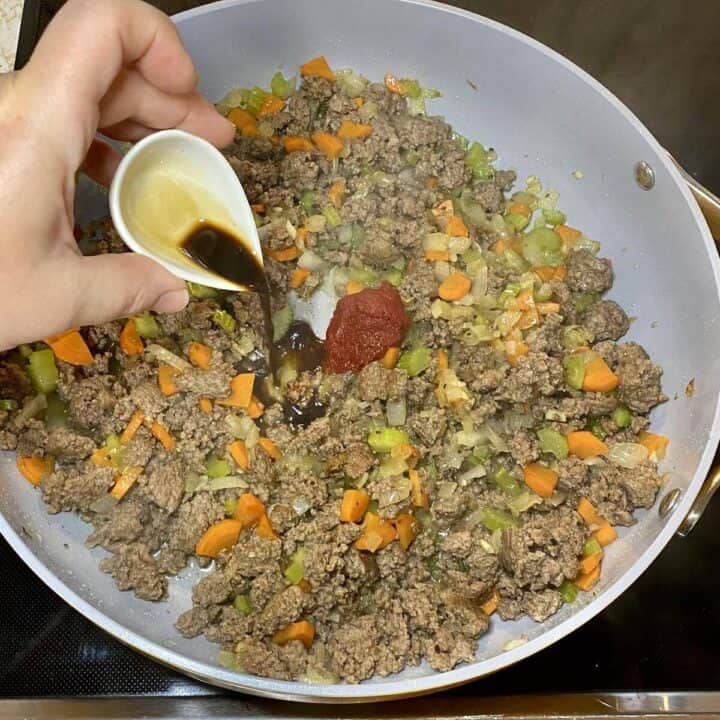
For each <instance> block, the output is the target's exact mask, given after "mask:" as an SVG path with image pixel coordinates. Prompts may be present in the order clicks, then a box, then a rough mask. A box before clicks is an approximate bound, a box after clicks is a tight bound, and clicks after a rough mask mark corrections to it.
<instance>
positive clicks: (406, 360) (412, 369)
mask: <svg viewBox="0 0 720 720" xmlns="http://www.w3.org/2000/svg"><path fill="white" fill-rule="evenodd" d="M430 362H431V355H430V348H426V347H417V348H413V349H412V350H407V351H406V352H404V353H403V354H402V355H401V356H400V359H399V360H398V363H397V367H398V369H400V370H404V371H405V372H406V373H407V374H408V375H409V376H410V377H415V376H416V375H419V374H420V373H421V372H423V371H424V370H427V369H428V368H429V367H430Z"/></svg>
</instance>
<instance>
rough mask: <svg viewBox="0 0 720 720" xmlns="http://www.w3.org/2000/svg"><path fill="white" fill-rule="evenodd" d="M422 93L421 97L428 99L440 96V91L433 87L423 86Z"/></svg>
mask: <svg viewBox="0 0 720 720" xmlns="http://www.w3.org/2000/svg"><path fill="white" fill-rule="evenodd" d="M422 94H423V97H425V98H428V100H435V99H436V98H439V97H442V93H441V92H440V91H439V90H435V88H423V89H422Z"/></svg>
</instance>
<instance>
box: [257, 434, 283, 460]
mask: <svg viewBox="0 0 720 720" xmlns="http://www.w3.org/2000/svg"><path fill="white" fill-rule="evenodd" d="M258 445H259V446H260V447H261V448H262V449H263V450H264V451H265V452H266V453H267V454H268V455H269V456H270V457H271V458H272V459H273V460H279V459H280V458H281V457H282V453H281V452H280V448H279V447H278V446H277V445H276V444H275V443H274V442H273V441H272V440H271V439H270V438H269V437H261V438H258Z"/></svg>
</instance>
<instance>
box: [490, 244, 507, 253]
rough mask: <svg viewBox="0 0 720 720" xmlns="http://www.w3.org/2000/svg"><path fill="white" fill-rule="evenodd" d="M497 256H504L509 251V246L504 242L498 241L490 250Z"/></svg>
mask: <svg viewBox="0 0 720 720" xmlns="http://www.w3.org/2000/svg"><path fill="white" fill-rule="evenodd" d="M490 249H491V250H492V251H493V252H494V253H495V254H496V255H502V254H503V253H504V252H505V251H506V250H507V249H508V245H507V243H506V242H505V241H504V240H498V241H497V242H496V243H494V244H493V245H492V246H491V248H490Z"/></svg>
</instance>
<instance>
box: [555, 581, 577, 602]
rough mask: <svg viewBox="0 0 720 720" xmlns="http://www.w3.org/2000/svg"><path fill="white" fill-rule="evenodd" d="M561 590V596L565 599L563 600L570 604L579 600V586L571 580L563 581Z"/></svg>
mask: <svg viewBox="0 0 720 720" xmlns="http://www.w3.org/2000/svg"><path fill="white" fill-rule="evenodd" d="M559 590H560V597H561V598H562V599H563V602H566V603H568V604H570V603H574V602H575V601H576V600H577V596H578V592H579V591H578V589H577V587H576V586H575V585H574V584H573V583H571V582H570V581H569V580H563V583H562V585H561V586H560V588H559Z"/></svg>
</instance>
